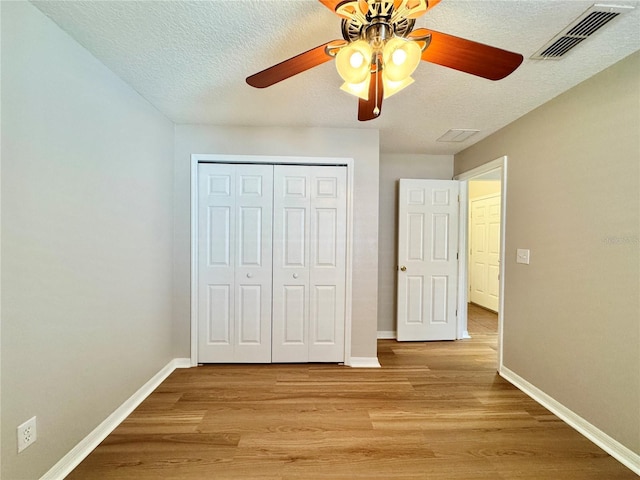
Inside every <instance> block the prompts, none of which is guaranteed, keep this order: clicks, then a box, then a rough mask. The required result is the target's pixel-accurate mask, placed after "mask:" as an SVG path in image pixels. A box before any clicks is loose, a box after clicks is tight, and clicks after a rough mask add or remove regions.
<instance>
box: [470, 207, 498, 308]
mask: <svg viewBox="0 0 640 480" xmlns="http://www.w3.org/2000/svg"><path fill="white" fill-rule="evenodd" d="M470 203H471V208H470V210H471V220H470V223H471V234H470V246H469V264H470V266H471V268H470V269H469V270H470V271H469V289H470V295H469V300H470V301H471V302H473V303H475V304H477V305H480V306H482V307H485V308H488V309H490V310H493V311H496V312H497V311H498V305H499V295H500V294H499V292H500V280H499V274H500V195H492V196H489V197H483V198H479V199H475V200H471V202H470Z"/></svg>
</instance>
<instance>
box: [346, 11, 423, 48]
mask: <svg viewBox="0 0 640 480" xmlns="http://www.w3.org/2000/svg"><path fill="white" fill-rule="evenodd" d="M368 17H369V15H367V20H368V22H367V23H362V22H360V21H359V20H358V19H355V18H351V19H346V18H343V19H342V38H344V39H345V40H346V41H347V42H355V41H357V40H361V39H365V40H368V39H369V37H370V36H372V33H369V32H370V28H371V27H374V28H376V29H377V30H379V31H381V32H382V31H383V30H384V37H383V39H386V38H389V37H391V36H393V35H395V36H398V37H406V36H407V35H409V33H411V31H412V30H413V27H414V25H415V23H416V21H415V19H413V18H400V19H399V20H398V21H396V22H394V23H391V21H390V19H389V18H388V17H387V16H383V15H380V16H374V17H373V18H371V19H370V18H368ZM382 25H384V27H382Z"/></svg>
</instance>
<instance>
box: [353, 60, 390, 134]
mask: <svg viewBox="0 0 640 480" xmlns="http://www.w3.org/2000/svg"><path fill="white" fill-rule="evenodd" d="M383 94H384V89H383V87H382V69H380V68H378V69H376V71H375V72H371V81H370V82H369V99H368V100H363V99H362V98H361V99H359V100H358V120H360V121H361V122H364V121H367V120H373V119H374V118H378V117H379V116H380V113H381V112H382V97H383Z"/></svg>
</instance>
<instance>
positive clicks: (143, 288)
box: [0, 2, 173, 480]
mask: <svg viewBox="0 0 640 480" xmlns="http://www.w3.org/2000/svg"><path fill="white" fill-rule="evenodd" d="M0 8H1V9H2V199H1V201H2V231H1V238H2V242H1V243H2V385H1V390H2V473H1V476H2V478H3V479H7V480H18V479H35V478H39V477H40V476H41V475H42V474H44V473H45V472H46V471H47V470H49V468H50V467H52V466H53V465H54V464H55V463H56V462H57V461H58V460H59V459H60V458H61V457H62V456H63V455H65V454H66V453H67V452H68V451H69V450H70V449H71V448H72V447H74V446H75V445H76V444H77V443H78V442H79V441H80V440H82V439H83V438H84V437H85V436H86V435H87V434H88V433H89V432H91V431H92V430H93V429H94V428H95V427H96V426H97V425H98V424H99V423H100V422H102V421H103V420H104V419H105V418H106V417H107V416H108V415H109V414H111V413H112V412H113V411H114V410H115V409H116V408H117V407H119V406H120V405H121V404H122V402H124V401H125V400H126V399H127V398H129V397H130V396H131V395H132V394H133V393H134V392H135V391H136V390H138V388H140V387H141V386H142V385H143V384H144V383H145V382H147V381H148V380H149V379H150V378H151V377H152V376H153V375H154V374H156V373H157V372H158V371H159V370H160V369H161V368H163V367H164V366H165V365H166V364H167V363H168V362H169V361H170V360H171V359H172V353H173V352H172V350H173V349H172V346H171V328H172V307H171V288H172V264H171V253H172V238H171V237H172V200H173V199H172V195H171V191H172V179H173V154H172V152H173V125H172V123H171V122H169V121H168V120H167V119H166V118H164V117H163V116H161V115H160V114H159V113H158V112H157V111H156V110H155V109H154V108H153V107H151V106H150V105H149V104H148V103H147V102H146V101H144V100H143V99H142V98H141V97H140V96H139V95H138V94H137V93H136V92H135V91H134V90H133V89H131V87H129V86H128V85H126V84H125V83H124V82H122V80H120V79H119V78H118V77H116V76H115V75H114V74H113V73H112V72H110V71H109V70H108V69H107V68H106V67H105V66H104V65H102V64H101V63H100V62H98V61H97V60H96V59H95V58H94V57H93V56H92V55H90V54H89V53H88V52H87V51H86V50H84V49H83V48H82V47H81V46H80V45H78V44H77V43H76V42H75V41H74V40H72V39H71V38H70V37H69V36H68V35H67V34H66V33H64V32H62V31H61V30H60V29H59V28H58V27H57V26H56V25H55V24H54V23H53V22H51V21H50V20H49V19H48V18H46V17H45V16H44V15H43V14H42V13H40V11H38V10H37V9H35V8H34V7H33V6H32V5H31V4H30V3H28V2H0ZM33 415H36V416H37V419H38V420H37V430H38V440H37V442H36V443H34V444H33V445H31V446H30V447H29V448H27V449H26V450H24V451H23V452H22V453H20V454H17V445H16V443H17V442H16V427H17V426H18V425H19V424H21V423H22V422H24V421H25V420H27V419H29V418H31V417H32V416H33Z"/></svg>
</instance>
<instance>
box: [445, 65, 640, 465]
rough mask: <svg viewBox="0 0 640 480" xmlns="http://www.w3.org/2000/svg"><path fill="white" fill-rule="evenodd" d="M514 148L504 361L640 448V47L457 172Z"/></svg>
mask: <svg viewBox="0 0 640 480" xmlns="http://www.w3.org/2000/svg"><path fill="white" fill-rule="evenodd" d="M502 155H507V156H508V158H509V160H508V162H509V163H508V180H507V218H506V252H505V253H506V266H505V267H506V274H505V308H504V319H505V320H504V365H505V366H506V367H507V368H509V369H510V370H512V371H514V372H515V373H516V374H518V375H520V376H521V377H523V378H524V379H525V380H527V381H529V382H530V383H532V384H533V385H535V386H536V387H538V388H539V389H541V390H542V391H544V392H545V393H547V394H548V395H550V396H551V397H553V398H554V399H556V400H557V401H559V402H560V403H562V404H563V405H565V406H566V407H567V408H569V409H571V410H572V411H573V412H575V413H577V414H578V415H580V416H581V417H583V418H584V419H586V420H587V421H588V422H590V423H591V424H593V425H595V426H596V427H598V428H599V429H601V430H602V431H604V432H605V433H606V434H608V435H609V436H611V437H613V438H614V439H615V440H617V441H618V442H620V443H621V444H623V445H624V446H626V447H627V448H629V449H631V450H632V451H634V452H635V453H636V454H640V415H639V412H640V327H639V318H640V293H639V292H640V257H639V251H640V248H639V247H640V240H639V239H640V231H639V230H640V198H639V193H638V192H639V191H640V53H635V54H633V55H632V56H630V57H628V58H626V59H625V60H623V61H621V62H619V63H618V64H616V65H614V66H612V67H611V68H609V69H607V70H605V71H604V72H601V73H600V74H598V75H596V76H595V77H592V78H591V79H589V80H587V81H585V82H584V83H582V84H580V85H578V86H576V87H575V88H573V89H571V90H569V91H568V92H566V93H565V94H563V95H560V96H559V97H557V98H555V99H554V100H552V101H550V102H549V103H547V104H545V105H543V106H541V107H540V108H538V109H536V110H534V111H533V112H531V113H529V114H527V115H525V116H524V117H522V118H520V119H519V120H517V121H516V122H514V123H512V124H511V125H509V126H507V127H505V128H503V129H502V130H500V131H499V132H497V133H495V134H494V135H492V136H490V137H488V138H487V139H485V140H483V141H481V142H480V143H478V144H476V145H474V146H473V147H471V148H469V149H467V150H465V151H463V152H461V153H460V154H458V155H456V157H455V171H456V173H460V172H464V171H467V170H469V169H471V168H473V167H475V166H478V165H480V164H483V163H486V162H488V161H490V160H493V159H495V158H498V157H500V156H502ZM516 248H529V249H531V264H530V265H528V266H527V265H521V264H516V263H515V251H516Z"/></svg>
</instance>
